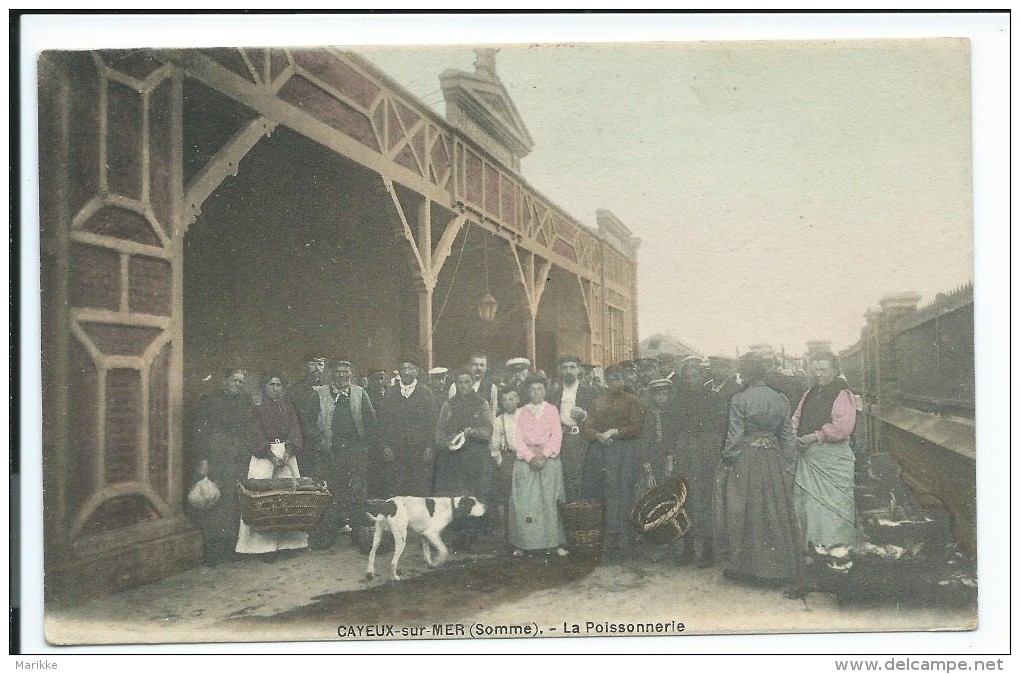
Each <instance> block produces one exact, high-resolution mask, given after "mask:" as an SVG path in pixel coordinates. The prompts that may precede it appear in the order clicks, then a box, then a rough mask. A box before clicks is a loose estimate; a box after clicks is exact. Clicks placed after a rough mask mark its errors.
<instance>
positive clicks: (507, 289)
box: [432, 222, 530, 368]
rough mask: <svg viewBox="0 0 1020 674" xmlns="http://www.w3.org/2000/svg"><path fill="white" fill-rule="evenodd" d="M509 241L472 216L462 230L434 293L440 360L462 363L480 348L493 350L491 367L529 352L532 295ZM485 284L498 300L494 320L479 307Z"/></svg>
mask: <svg viewBox="0 0 1020 674" xmlns="http://www.w3.org/2000/svg"><path fill="white" fill-rule="evenodd" d="M510 245H511V244H510V243H508V242H507V241H506V240H504V239H502V238H500V237H498V236H495V235H494V234H492V233H491V232H489V231H487V230H485V229H483V228H481V227H479V226H478V225H475V224H472V223H470V222H469V223H468V224H466V225H465V226H464V227H463V228H462V229H461V231H460V233H459V234H458V235H457V238H456V239H455V240H454V243H453V246H452V248H451V253H450V256H449V257H448V258H447V259H446V262H445V264H444V265H443V268H442V270H441V271H440V273H439V278H438V281H437V283H436V289H435V293H434V295H433V298H432V306H433V310H432V316H433V330H434V333H433V334H434V351H435V357H434V359H433V360H434V362H435V364H436V365H443V366H446V367H453V368H456V367H460V366H461V365H463V364H464V363H465V362H466V361H467V358H468V357H469V356H470V355H471V353H473V352H475V351H484V352H485V353H487V354H489V365H490V367H491V366H493V365H494V364H497V363H498V362H501V361H503V360H505V359H507V358H511V357H514V356H527V355H528V354H527V330H528V321H529V318H530V317H529V311H528V301H527V297H526V295H525V293H524V289H523V287H522V285H521V280H520V273H519V272H518V271H517V263H516V262H515V260H514V257H513V253H512V251H511V248H510ZM486 276H487V277H488V282H486ZM486 288H488V292H489V294H491V295H492V296H493V297H494V298H495V300H496V302H497V308H496V315H495V318H494V320H493V321H492V322H491V323H488V322H485V321H483V320H482V319H481V317H480V315H479V312H478V300H479V298H481V296H482V295H483V294H485V292H486Z"/></svg>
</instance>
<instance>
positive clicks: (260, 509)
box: [237, 482, 333, 534]
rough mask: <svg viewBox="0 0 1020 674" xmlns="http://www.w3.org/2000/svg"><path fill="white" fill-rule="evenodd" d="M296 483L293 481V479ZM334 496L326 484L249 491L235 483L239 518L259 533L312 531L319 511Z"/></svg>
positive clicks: (319, 514) (321, 510)
mask: <svg viewBox="0 0 1020 674" xmlns="http://www.w3.org/2000/svg"><path fill="white" fill-rule="evenodd" d="M295 485H296V482H295ZM332 499H333V494H331V493H330V491H329V488H328V487H327V486H326V483H325V482H323V483H322V487H321V489H316V490H314V491H311V490H300V491H299V490H297V489H270V490H267V491H251V490H249V489H247V488H245V486H244V485H243V484H241V483H240V482H238V483H237V500H238V506H239V507H240V510H241V519H242V520H244V523H245V524H247V525H248V526H249V527H251V528H252V529H254V530H255V531H257V532H259V533H263V534H266V533H272V532H275V531H305V532H311V531H315V530H316V529H318V528H319V522H321V521H322V514H323V512H324V511H325V509H326V506H327V505H328V504H329V502H330V501H331V500H332Z"/></svg>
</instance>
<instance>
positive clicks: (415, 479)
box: [369, 357, 439, 498]
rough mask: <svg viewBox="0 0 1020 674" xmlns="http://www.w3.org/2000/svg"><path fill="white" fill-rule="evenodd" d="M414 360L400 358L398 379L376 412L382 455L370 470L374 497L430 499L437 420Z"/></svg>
mask: <svg viewBox="0 0 1020 674" xmlns="http://www.w3.org/2000/svg"><path fill="white" fill-rule="evenodd" d="M415 361H416V359H414V358H411V357H407V358H403V359H402V360H401V361H400V363H399V365H398V368H397V372H398V374H399V377H398V378H397V380H396V382H395V383H394V384H393V385H392V386H390V387H389V388H388V389H387V390H386V395H385V396H384V397H383V399H382V401H383V402H382V405H380V410H379V436H380V441H381V445H382V453H381V455H380V456H378V457H376V460H375V461H374V463H373V465H372V467H371V478H372V479H370V480H369V482H370V485H371V486H370V491H371V492H372V494H373V495H374V496H379V497H382V498H388V497H390V496H430V495H431V493H430V492H431V491H432V463H433V456H434V455H433V449H432V446H433V444H434V443H435V431H436V420H437V419H438V418H439V413H438V410H437V409H436V406H435V398H434V396H433V395H432V392H431V391H430V390H429V388H428V387H427V386H425V385H424V384H422V383H421V381H419V379H418V365H417V363H416V362H415Z"/></svg>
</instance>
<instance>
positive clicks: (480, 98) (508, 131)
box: [439, 48, 535, 171]
mask: <svg viewBox="0 0 1020 674" xmlns="http://www.w3.org/2000/svg"><path fill="white" fill-rule="evenodd" d="M498 51H499V50H498V49H491V48H484V49H475V53H476V54H477V55H478V56H477V58H476V59H475V72H473V73H467V72H464V71H462V70H445V71H443V73H442V74H441V75H440V76H439V82H440V85H441V86H442V89H443V97H444V98H445V99H446V119H447V120H448V121H449V122H450V123H451V124H453V125H455V126H456V127H458V128H459V129H460V130H461V131H463V132H464V133H465V134H467V136H469V137H470V138H471V139H472V140H474V141H475V142H477V143H478V144H479V145H481V146H482V147H484V148H485V149H486V150H488V151H489V152H490V153H492V154H493V155H494V156H495V157H496V158H497V159H499V160H500V161H501V162H503V163H504V164H506V165H507V166H508V167H509V168H512V169H513V170H514V171H520V168H521V157H524V156H526V155H527V154H528V153H529V152H531V148H533V147H534V146H535V141H534V140H532V138H531V134H530V133H528V129H527V127H526V126H525V125H524V120H523V119H521V116H520V114H519V113H518V112H517V107H516V106H515V105H514V103H513V101H512V100H511V99H510V95H509V94H508V93H507V90H506V87H504V86H503V83H502V82H501V81H500V79H499V76H498V75H496V52H498Z"/></svg>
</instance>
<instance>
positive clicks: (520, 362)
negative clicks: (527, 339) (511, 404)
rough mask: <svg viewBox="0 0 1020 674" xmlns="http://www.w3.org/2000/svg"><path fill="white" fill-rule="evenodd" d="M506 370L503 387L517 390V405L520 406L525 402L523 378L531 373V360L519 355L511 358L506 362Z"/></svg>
mask: <svg viewBox="0 0 1020 674" xmlns="http://www.w3.org/2000/svg"><path fill="white" fill-rule="evenodd" d="M506 371H507V373H508V376H507V381H506V384H505V385H504V386H503V388H504V389H512V390H514V391H517V400H518V401H519V402H518V407H521V406H523V405H524V404H525V403H526V402H527V396H526V395H525V394H526V393H527V392H526V391H525V390H524V380H525V379H527V378H528V375H529V374H531V361H530V360H528V359H527V358H521V357H518V358H511V359H510V360H508V361H507V362H506Z"/></svg>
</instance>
